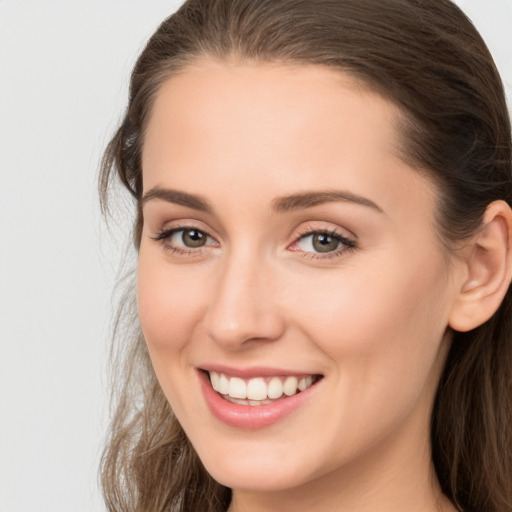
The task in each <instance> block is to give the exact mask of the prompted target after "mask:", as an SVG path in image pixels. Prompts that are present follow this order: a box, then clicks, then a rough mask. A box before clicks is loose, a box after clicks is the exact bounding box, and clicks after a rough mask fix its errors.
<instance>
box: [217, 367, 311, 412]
mask: <svg viewBox="0 0 512 512" xmlns="http://www.w3.org/2000/svg"><path fill="white" fill-rule="evenodd" d="M209 373H210V382H211V385H212V388H213V389H214V390H215V391H217V392H218V393H220V394H221V395H224V397H225V398H226V399H227V400H229V401H230V402H233V403H238V404H241V405H254V406H257V405H264V404H267V403H271V402H270V400H275V399H277V398H280V397H282V396H283V394H284V395H286V396H293V395H295V394H297V393H300V392H301V391H304V390H306V389H307V388H309V387H310V386H311V385H312V384H313V376H312V375H308V376H303V377H296V376H294V375H290V376H288V377H277V376H276V377H271V378H270V377H265V378H264V377H256V378H254V379H248V380H244V379H241V378H239V377H227V376H226V375H224V374H223V373H219V372H214V371H211V372H209Z"/></svg>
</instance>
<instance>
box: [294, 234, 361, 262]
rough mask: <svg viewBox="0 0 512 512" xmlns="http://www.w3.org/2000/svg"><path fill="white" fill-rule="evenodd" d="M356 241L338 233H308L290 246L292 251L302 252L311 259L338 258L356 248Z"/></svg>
mask: <svg viewBox="0 0 512 512" xmlns="http://www.w3.org/2000/svg"><path fill="white" fill-rule="evenodd" d="M355 246H356V243H355V241H354V240H351V239H350V238H347V237H346V236H344V235H342V234H341V233H338V232H337V231H335V230H333V231H319V230H316V231H312V230H311V231H308V232H306V233H303V234H301V235H300V236H299V237H298V238H297V240H296V241H295V242H294V243H293V244H292V245H291V246H290V250H292V251H301V252H303V253H305V254H306V255H307V256H309V257H314V258H322V257H331V256H337V255H340V254H341V253H344V252H346V251H347V250H351V249H353V248H355Z"/></svg>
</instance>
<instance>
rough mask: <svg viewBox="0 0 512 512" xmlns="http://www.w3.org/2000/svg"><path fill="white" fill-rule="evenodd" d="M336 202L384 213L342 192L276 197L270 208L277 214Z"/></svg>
mask: <svg viewBox="0 0 512 512" xmlns="http://www.w3.org/2000/svg"><path fill="white" fill-rule="evenodd" d="M336 202H345V203H355V204H359V205H362V206H367V207H368V208H372V209H373V210H376V211H377V212H379V213H384V211H383V210H382V208H381V207H380V206H379V205H377V204H376V203H374V202H373V201H371V200H370V199H367V198H366V197H362V196H358V195H356V194H353V193H352V192H347V191H344V190H325V191H312V192H304V193H301V194H293V195H291V196H283V197H278V198H277V199H275V200H274V201H273V203H272V207H273V209H274V211H276V212H277V213H284V212H290V211H294V210H300V209H303V208H312V207H313V206H320V205H322V204H326V203H336Z"/></svg>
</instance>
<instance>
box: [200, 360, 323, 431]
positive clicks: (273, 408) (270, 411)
mask: <svg viewBox="0 0 512 512" xmlns="http://www.w3.org/2000/svg"><path fill="white" fill-rule="evenodd" d="M214 371H215V370H214ZM226 373H227V372H226ZM198 374H199V380H200V382H201V388H202V391H203V394H204V397H205V399H206V403H207V404H208V407H209V409H210V411H211V412H212V414H213V415H214V416H215V417H216V418H217V419H218V420H220V421H222V422H223V423H225V424H226V425H229V426H231V427H236V428H246V429H258V428H263V427H268V426H269V425H272V424H274V423H276V422H278V421H279V420H281V419H282V418H284V417H285V416H287V415H288V414H290V413H292V412H293V411H295V410H296V409H298V408H299V407H300V406H301V405H303V404H304V403H305V402H307V400H308V399H309V398H310V396H311V395H312V394H313V393H315V390H316V388H317V387H318V383H319V382H321V381H319V382H318V383H316V384H314V385H313V386H311V387H309V388H308V389H306V390H305V391H301V392H300V393H297V394H296V395H293V396H290V397H286V398H281V399H279V400H276V401H275V402H272V403H271V404H267V405H257V406H249V405H239V404H233V403H231V402H228V401H227V400H224V399H223V398H222V397H221V396H220V395H219V394H218V393H217V392H216V391H215V390H214V389H213V388H212V386H211V384H210V380H209V378H208V375H207V374H206V373H205V372H204V371H199V372H198ZM229 374H230V375H233V373H229ZM251 375H252V374H251ZM254 375H259V376H263V374H262V373H261V372H260V373H257V374H254ZM273 375H283V373H280V372H279V373H273Z"/></svg>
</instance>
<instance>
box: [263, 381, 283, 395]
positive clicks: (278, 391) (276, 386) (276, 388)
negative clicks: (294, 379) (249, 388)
mask: <svg viewBox="0 0 512 512" xmlns="http://www.w3.org/2000/svg"><path fill="white" fill-rule="evenodd" d="M282 394H283V383H282V382H281V379H280V378H279V377H272V378H271V379H270V382H269V383H268V390H267V396H268V397H269V398H279V397H280V396H281V395H282Z"/></svg>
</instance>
